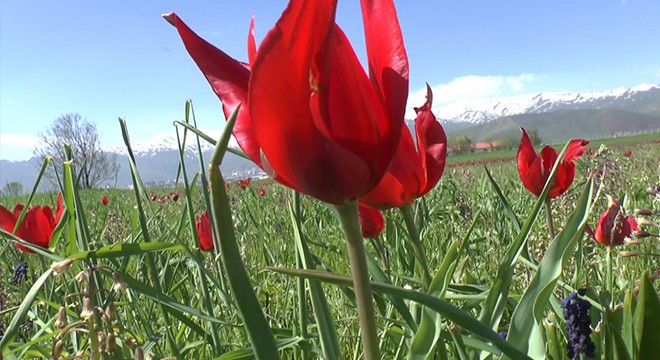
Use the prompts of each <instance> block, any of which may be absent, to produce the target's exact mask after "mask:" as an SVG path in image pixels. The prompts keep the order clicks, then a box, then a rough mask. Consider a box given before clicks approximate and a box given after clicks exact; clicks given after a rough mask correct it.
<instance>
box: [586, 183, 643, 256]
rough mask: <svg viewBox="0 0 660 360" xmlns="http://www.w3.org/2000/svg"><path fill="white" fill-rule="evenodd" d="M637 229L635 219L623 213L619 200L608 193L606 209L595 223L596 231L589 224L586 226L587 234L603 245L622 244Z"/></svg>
mask: <svg viewBox="0 0 660 360" xmlns="http://www.w3.org/2000/svg"><path fill="white" fill-rule="evenodd" d="M637 230H639V226H637V221H635V219H634V218H633V217H632V216H629V215H624V214H623V213H622V211H621V205H619V202H618V201H617V200H616V199H615V198H614V197H612V196H610V195H607V210H605V212H604V213H603V214H602V215H601V216H600V219H599V220H598V224H596V232H594V231H593V230H591V228H590V227H589V226H587V228H586V231H587V234H588V235H589V236H591V237H592V238H593V239H594V240H596V241H598V242H599V243H601V244H603V245H605V246H616V245H623V244H624V241H625V239H626V238H627V237H630V235H631V234H632V233H633V231H637Z"/></svg>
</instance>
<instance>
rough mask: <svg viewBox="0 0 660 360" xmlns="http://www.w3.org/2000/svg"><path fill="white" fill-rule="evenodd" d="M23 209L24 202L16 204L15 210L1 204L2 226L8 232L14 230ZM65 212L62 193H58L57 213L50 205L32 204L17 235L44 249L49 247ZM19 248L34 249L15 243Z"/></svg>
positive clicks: (0, 223)
mask: <svg viewBox="0 0 660 360" xmlns="http://www.w3.org/2000/svg"><path fill="white" fill-rule="evenodd" d="M22 210H23V204H20V203H19V204H16V206H15V207H14V211H13V212H10V211H9V210H7V209H6V208H5V207H4V206H2V205H0V227H2V229H4V230H5V231H7V232H12V231H14V227H15V226H16V221H18V217H19V215H20V213H21V211H22ZM63 213H64V208H63V207H62V194H61V193H60V194H59V195H57V207H56V210H55V215H53V210H52V209H51V208H50V206H43V207H42V206H39V205H37V206H32V207H30V208H29V209H28V211H27V212H26V213H25V217H24V218H23V222H22V223H21V225H20V226H19V227H18V229H17V230H16V236H17V237H19V238H21V239H23V240H25V241H27V242H29V243H31V244H34V245H37V246H40V247H42V248H44V249H46V248H48V246H49V244H50V238H51V236H52V235H53V230H55V227H56V226H57V223H59V221H60V219H61V218H62V214H63ZM14 245H15V246H16V248H18V249H19V250H21V251H23V252H26V253H31V252H32V251H31V250H30V249H28V248H26V247H24V246H22V245H19V244H14Z"/></svg>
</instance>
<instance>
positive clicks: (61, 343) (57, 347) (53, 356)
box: [50, 340, 64, 360]
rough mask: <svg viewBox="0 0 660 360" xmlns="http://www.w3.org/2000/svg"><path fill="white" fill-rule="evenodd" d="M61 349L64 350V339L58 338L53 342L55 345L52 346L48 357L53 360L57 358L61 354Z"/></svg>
mask: <svg viewBox="0 0 660 360" xmlns="http://www.w3.org/2000/svg"><path fill="white" fill-rule="evenodd" d="M62 351H64V341H62V340H58V341H57V342H56V343H55V347H54V348H53V353H52V354H51V355H50V358H51V359H54V360H57V359H59V358H60V355H62Z"/></svg>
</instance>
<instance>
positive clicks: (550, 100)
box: [0, 84, 660, 191]
mask: <svg viewBox="0 0 660 360" xmlns="http://www.w3.org/2000/svg"><path fill="white" fill-rule="evenodd" d="M435 111H436V117H437V118H438V120H439V121H440V122H441V123H442V124H443V127H444V128H445V131H446V132H447V134H448V135H449V136H450V137H451V136H452V135H455V134H460V135H466V136H468V137H470V139H472V140H473V141H485V140H487V141H493V140H498V139H502V138H504V137H507V136H509V137H510V136H514V137H519V136H520V130H519V127H521V126H522V127H525V128H527V129H536V130H537V132H538V134H539V136H540V137H541V139H542V140H543V141H544V142H545V143H561V142H565V141H567V140H568V138H569V137H574V138H577V137H580V138H587V139H593V138H604V137H613V136H619V135H627V134H633V133H640V132H654V131H660V85H657V84H656V85H640V86H636V87H633V88H620V89H615V90H611V91H604V92H586V93H537V94H529V95H522V96H516V97H509V98H499V99H488V100H469V101H467V100H466V101H462V102H457V103H452V104H451V105H449V106H445V107H440V108H438V109H436V110H435ZM406 122H407V125H408V126H409V127H411V128H413V129H414V126H412V125H413V122H412V120H407V121H406ZM188 143H189V144H188V145H187V147H186V150H185V153H184V162H185V165H186V168H187V169H188V171H189V175H190V176H191V177H192V175H194V173H195V172H197V171H199V160H198V158H197V151H196V144H195V143H194V142H191V141H188ZM132 149H133V153H134V155H135V159H136V163H137V166H138V170H139V171H140V175H141V177H142V179H143V181H144V182H145V184H146V185H148V186H167V185H172V184H174V181H175V179H176V176H177V169H178V166H179V152H178V145H177V140H176V137H175V135H174V134H172V135H161V136H158V137H155V138H153V139H150V140H147V141H141V142H135V143H133V144H132ZM108 151H110V152H112V153H114V154H116V156H117V161H118V163H119V164H120V166H121V169H120V171H119V172H118V173H117V175H116V177H115V178H113V179H112V180H109V181H108V182H107V183H106V184H105V185H107V186H117V187H121V188H125V187H128V186H129V185H131V184H132V182H131V176H130V171H129V166H128V157H127V152H126V150H125V149H124V148H115V149H109V150H108ZM202 152H203V157H204V160H205V161H208V159H210V156H211V152H212V146H211V145H210V144H208V143H206V142H204V141H202ZM41 162H42V161H41V160H40V159H36V158H32V159H30V160H25V161H8V160H0V186H1V185H3V184H5V183H7V182H11V181H18V182H21V183H22V184H23V186H24V189H25V190H26V191H27V190H28V189H29V188H31V187H32V183H33V182H34V181H35V179H36V177H37V174H38V171H39V167H40V165H41ZM222 170H223V174H224V175H225V177H226V178H228V179H230V180H236V179H240V178H244V177H255V176H263V172H261V171H260V169H258V168H257V167H256V166H255V165H254V164H253V163H252V162H250V161H248V160H245V159H243V158H241V157H239V156H236V155H234V154H231V153H228V154H227V156H226V158H225V159H224V161H223V164H222Z"/></svg>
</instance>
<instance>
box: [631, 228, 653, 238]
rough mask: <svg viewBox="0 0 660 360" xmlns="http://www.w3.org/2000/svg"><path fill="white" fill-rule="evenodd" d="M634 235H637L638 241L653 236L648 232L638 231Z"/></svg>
mask: <svg viewBox="0 0 660 360" xmlns="http://www.w3.org/2000/svg"><path fill="white" fill-rule="evenodd" d="M633 235H635V237H636V238H638V239H643V238H647V237H649V236H651V233H650V232H648V231H644V230H637V231H635V232H633Z"/></svg>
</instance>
